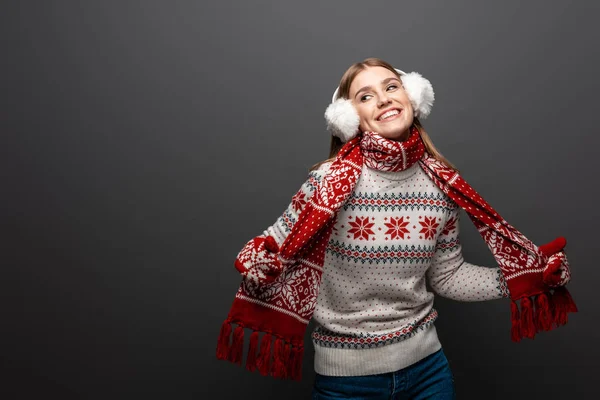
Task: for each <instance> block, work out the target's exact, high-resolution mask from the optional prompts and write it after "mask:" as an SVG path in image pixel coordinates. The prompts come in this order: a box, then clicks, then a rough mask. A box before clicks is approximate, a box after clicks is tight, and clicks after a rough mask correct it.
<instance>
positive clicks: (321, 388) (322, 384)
mask: <svg viewBox="0 0 600 400" xmlns="http://www.w3.org/2000/svg"><path fill="white" fill-rule="evenodd" d="M312 398H313V400H329V399H354V400H364V399H373V400H375V399H381V400H384V399H385V400H390V399H394V400H399V399H414V400H416V399H436V400H454V399H456V392H455V389H454V377H453V376H452V372H451V371H450V365H449V364H448V360H447V359H446V355H445V354H444V352H443V351H442V349H440V350H438V351H436V352H435V353H433V354H431V355H429V356H427V357H425V358H424V359H422V360H420V361H418V362H416V363H415V364H413V365H410V366H408V367H406V368H403V369H401V370H399V371H396V372H388V373H385V374H377V375H366V376H324V375H319V374H317V375H316V377H315V384H314V387H313V395H312Z"/></svg>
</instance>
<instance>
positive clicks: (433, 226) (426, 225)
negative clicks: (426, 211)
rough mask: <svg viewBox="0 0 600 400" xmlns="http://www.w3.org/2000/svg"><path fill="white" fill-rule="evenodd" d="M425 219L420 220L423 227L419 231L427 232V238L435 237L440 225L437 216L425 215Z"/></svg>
mask: <svg viewBox="0 0 600 400" xmlns="http://www.w3.org/2000/svg"><path fill="white" fill-rule="evenodd" d="M424 218H425V220H424V221H419V223H420V224H421V226H422V227H423V229H421V230H420V231H419V233H424V234H425V239H433V238H434V237H435V233H436V232H437V228H438V226H440V224H439V222H437V221H436V219H437V218H435V217H431V218H429V217H424Z"/></svg>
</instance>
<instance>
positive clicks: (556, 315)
mask: <svg viewBox="0 0 600 400" xmlns="http://www.w3.org/2000/svg"><path fill="white" fill-rule="evenodd" d="M519 300H520V302H521V309H520V310H519V306H518V305H517V302H516V301H514V300H513V301H511V304H510V308H511V322H512V327H511V339H512V340H513V341H514V342H519V341H520V340H521V339H523V338H529V339H533V338H534V337H535V335H536V333H538V332H541V331H550V330H552V329H554V328H557V327H559V326H562V325H565V324H566V323H567V321H568V314H569V313H572V312H577V311H578V310H577V305H576V304H575V302H574V301H573V298H572V297H571V294H570V293H569V291H568V290H567V288H565V287H564V286H560V287H557V288H554V290H553V293H551V292H547V293H540V294H538V295H537V296H535V298H530V297H528V296H526V297H522V298H521V299H519ZM534 305H535V307H534Z"/></svg>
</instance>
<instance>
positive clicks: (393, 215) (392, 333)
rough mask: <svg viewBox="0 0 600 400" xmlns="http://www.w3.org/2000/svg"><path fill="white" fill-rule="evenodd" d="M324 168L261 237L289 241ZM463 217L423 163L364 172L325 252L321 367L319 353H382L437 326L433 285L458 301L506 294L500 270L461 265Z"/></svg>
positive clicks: (318, 311) (317, 335)
mask: <svg viewBox="0 0 600 400" xmlns="http://www.w3.org/2000/svg"><path fill="white" fill-rule="evenodd" d="M327 168H328V164H324V165H322V166H321V167H320V168H319V169H318V170H316V171H312V172H311V173H310V174H309V177H308V179H307V181H306V182H305V183H304V184H303V185H302V187H301V188H300V190H299V191H298V192H297V193H296V194H295V195H294V196H293V198H292V202H291V203H290V205H289V206H288V208H287V210H286V211H285V212H284V213H283V215H282V216H281V217H280V218H279V219H278V220H277V222H276V223H275V224H274V225H273V226H271V227H269V228H268V229H267V230H266V231H265V232H264V234H267V235H271V236H273V237H274V238H275V239H276V241H277V242H278V243H279V244H281V243H283V241H284V240H285V238H286V236H287V234H289V232H290V230H291V228H292V226H293V224H294V223H295V222H296V220H297V218H298V215H299V213H300V212H301V211H302V208H303V206H304V205H305V204H306V203H307V202H309V201H310V198H311V195H312V193H313V191H314V188H315V185H316V183H317V182H318V181H319V180H320V179H321V177H322V176H323V175H324V174H325V172H326V171H327ZM459 217H460V214H459V207H458V206H457V205H456V203H454V202H453V201H452V200H451V199H450V198H449V197H448V196H447V195H446V194H445V193H443V192H442V191H441V190H440V189H439V188H438V187H437V186H436V185H435V184H434V183H433V182H432V181H431V180H430V178H429V177H428V176H427V175H426V174H425V173H424V172H423V170H422V169H421V168H420V166H419V165H418V164H414V165H413V166H411V167H410V168H408V169H407V170H405V171H399V172H382V171H376V170H373V169H371V168H368V167H366V166H363V171H362V174H361V177H360V179H359V181H358V182H357V185H356V187H355V188H354V191H353V193H352V194H351V195H350V197H349V199H348V201H347V202H346V203H345V204H344V205H343V206H342V208H341V209H340V210H339V211H338V214H337V215H336V220H335V225H334V228H333V233H332V235H331V238H330V240H329V243H328V246H327V249H326V253H325V264H324V267H323V275H322V278H321V284H320V287H319V294H318V298H317V305H316V308H315V312H314V315H313V320H314V321H315V322H316V323H317V327H316V329H315V331H314V332H313V334H312V338H313V343H314V344H315V350H316V355H315V362H316V363H318V362H319V361H318V358H319V351H318V349H319V347H327V348H332V349H340V350H342V349H359V348H360V349H369V348H380V347H382V346H386V345H388V344H392V343H398V342H400V341H405V340H406V339H408V338H410V337H412V336H414V335H416V334H418V332H419V331H422V330H424V329H426V328H427V327H429V326H431V325H432V324H433V323H434V321H435V319H436V318H437V311H436V310H435V309H434V308H433V300H434V293H432V292H431V291H429V290H428V288H427V283H428V284H429V286H430V287H431V289H432V290H433V291H434V292H435V293H437V294H438V295H441V296H444V297H447V298H450V299H454V300H458V301H483V300H491V299H497V298H501V297H508V290H507V287H506V283H505V281H504V279H503V277H502V274H501V272H500V269H499V268H497V267H496V268H488V267H482V266H476V265H472V264H469V263H467V262H465V261H464V259H463V256H462V247H461V243H460V239H459ZM425 355H427V354H425Z"/></svg>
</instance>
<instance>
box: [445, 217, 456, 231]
mask: <svg viewBox="0 0 600 400" xmlns="http://www.w3.org/2000/svg"><path fill="white" fill-rule="evenodd" d="M456 220H457V218H456V217H452V218H450V219H449V220H448V222H446V226H445V227H444V230H443V231H442V235H448V234H449V233H450V232H452V231H453V230H455V229H456Z"/></svg>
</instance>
